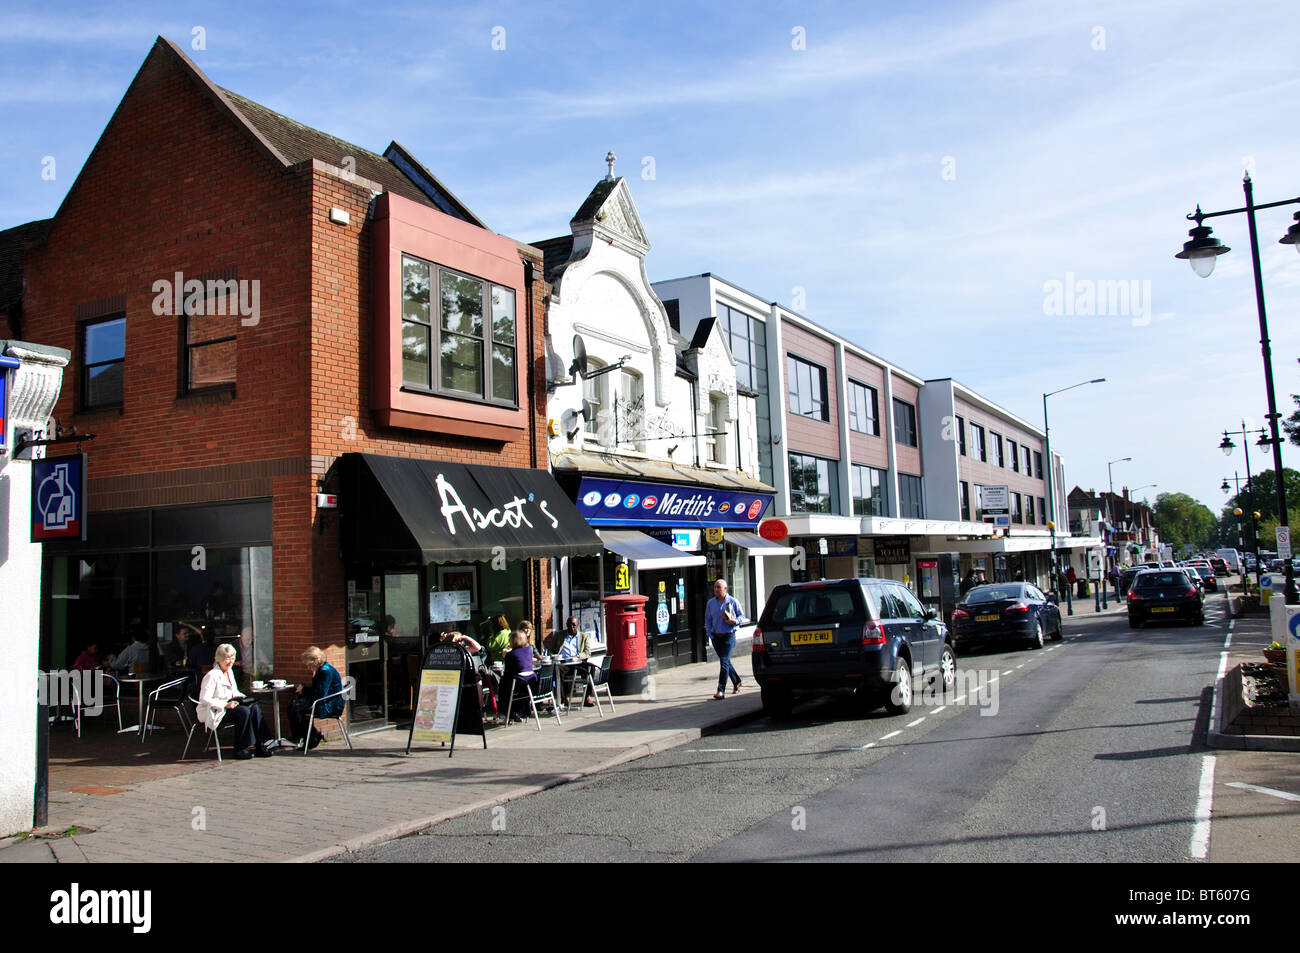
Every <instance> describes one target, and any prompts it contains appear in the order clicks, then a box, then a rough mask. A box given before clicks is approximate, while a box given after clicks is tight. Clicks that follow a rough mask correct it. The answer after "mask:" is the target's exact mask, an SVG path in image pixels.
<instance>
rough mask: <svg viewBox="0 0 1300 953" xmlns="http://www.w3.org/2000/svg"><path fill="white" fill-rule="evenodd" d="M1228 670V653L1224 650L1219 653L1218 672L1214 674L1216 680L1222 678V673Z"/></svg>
mask: <svg viewBox="0 0 1300 953" xmlns="http://www.w3.org/2000/svg"><path fill="white" fill-rule="evenodd" d="M1227 670H1228V653H1227V652H1226V651H1223V652H1220V653H1219V674H1218V675H1215V676H1214V680H1215V681H1216V682H1217V681H1219V680H1220V679H1222V678H1223V673H1224V672H1226V671H1227Z"/></svg>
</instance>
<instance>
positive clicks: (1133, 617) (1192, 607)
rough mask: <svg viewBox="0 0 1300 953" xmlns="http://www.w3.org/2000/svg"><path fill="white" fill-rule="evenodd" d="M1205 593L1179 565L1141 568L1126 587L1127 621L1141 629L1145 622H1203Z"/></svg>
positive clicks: (1135, 627) (1131, 625)
mask: <svg viewBox="0 0 1300 953" xmlns="http://www.w3.org/2000/svg"><path fill="white" fill-rule="evenodd" d="M1203 605H1204V597H1203V596H1202V595H1201V590H1200V589H1199V588H1197V587H1196V586H1194V585H1192V583H1191V582H1190V581H1189V580H1188V578H1187V575H1186V574H1185V572H1184V571H1183V570H1181V569H1152V570H1148V571H1147V572H1140V573H1138V574H1137V576H1136V577H1135V578H1134V579H1133V585H1132V587H1131V588H1130V589H1129V591H1128V624H1129V626H1130V627H1131V628H1134V629H1140V628H1142V626H1143V625H1144V624H1145V623H1147V622H1174V621H1176V620H1179V619H1182V620H1184V621H1186V622H1187V623H1189V624H1191V625H1201V624H1203V623H1204V622H1205V613H1204V609H1203Z"/></svg>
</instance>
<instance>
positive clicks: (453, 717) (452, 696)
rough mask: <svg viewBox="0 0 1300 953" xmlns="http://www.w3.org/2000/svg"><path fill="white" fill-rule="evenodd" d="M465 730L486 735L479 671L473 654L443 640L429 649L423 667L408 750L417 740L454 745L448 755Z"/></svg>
mask: <svg viewBox="0 0 1300 953" xmlns="http://www.w3.org/2000/svg"><path fill="white" fill-rule="evenodd" d="M458 729H463V730H466V731H469V732H476V733H478V734H481V735H482V736H483V747H484V748H486V747H487V732H486V731H484V725H483V699H482V696H481V695H480V694H479V682H478V671H477V669H476V668H475V666H474V665H473V664H472V662H471V660H470V656H469V653H468V652H466V651H465V649H464V648H462V647H461V646H460V645H457V644H456V643H455V642H439V643H438V644H437V645H435V646H433V647H432V648H431V649H429V654H428V655H426V656H425V658H424V664H423V665H422V666H421V667H420V681H419V692H418V694H417V695H416V700H415V712H414V713H413V714H412V716H411V733H410V734H409V735H408V736H407V739H406V753H407V754H410V753H411V745H412V743H414V742H416V741H436V742H439V743H440V744H444V745H450V750H449V751H448V752H447V756H448V757H451V756H452V755H453V754H455V752H456V732H457V730H458Z"/></svg>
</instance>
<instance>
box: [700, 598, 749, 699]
mask: <svg viewBox="0 0 1300 953" xmlns="http://www.w3.org/2000/svg"><path fill="white" fill-rule="evenodd" d="M743 621H745V614H744V613H743V612H742V611H741V609H740V603H739V602H737V601H736V600H735V599H733V598H732V597H731V596H729V595H727V581H726V580H725V579H719V580H718V581H717V582H715V583H714V584H713V598H712V599H710V600H709V604H708V606H706V607H705V609H704V631H705V632H706V633H707V634H708V636H709V641H710V642H712V643H713V651H715V652H717V653H718V663H719V665H720V666H721V668H720V669H719V671H718V691H717V694H715V695H714V696H713V697H714V698H717V699H722V698H726V697H727V679H728V678H730V679H731V685H732V688H731V693H732V694H733V695H734V694H736V693H738V692H739V691H740V685H741V682H740V675H739V674H738V673H737V672H736V667H735V666H734V665H732V664H731V653H732V652H733V651H735V649H736V630H737V629H739V628H740V623H742V622H743Z"/></svg>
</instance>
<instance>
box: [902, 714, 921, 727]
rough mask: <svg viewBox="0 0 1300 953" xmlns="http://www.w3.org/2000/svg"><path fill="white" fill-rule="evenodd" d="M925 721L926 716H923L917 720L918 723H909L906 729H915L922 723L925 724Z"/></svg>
mask: <svg viewBox="0 0 1300 953" xmlns="http://www.w3.org/2000/svg"><path fill="white" fill-rule="evenodd" d="M923 721H925V715H922V716H921V717H920V718H918V719H916V721H909V722H908V723H907V724H906V725H905V726H904V727H906V728H915V727H916V726H917V725H919V724H920V723H921V722H923Z"/></svg>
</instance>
